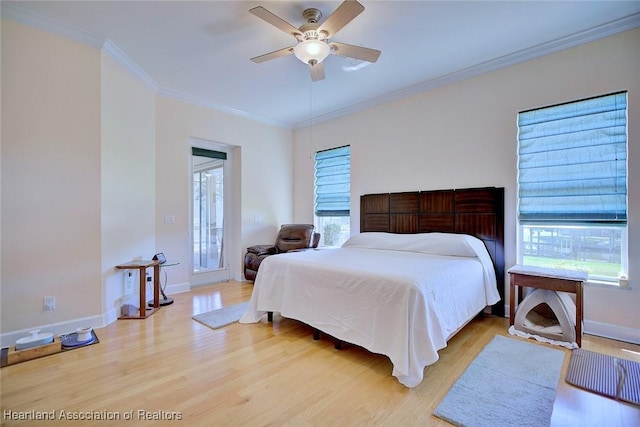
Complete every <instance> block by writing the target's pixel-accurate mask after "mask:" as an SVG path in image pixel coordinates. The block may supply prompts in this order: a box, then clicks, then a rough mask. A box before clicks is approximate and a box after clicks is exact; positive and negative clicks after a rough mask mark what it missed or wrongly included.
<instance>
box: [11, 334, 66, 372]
mask: <svg viewBox="0 0 640 427" xmlns="http://www.w3.org/2000/svg"><path fill="white" fill-rule="evenodd" d="M61 351H62V341H60V337H54V338H53V342H52V343H49V344H45V345H40V346H38V347H31V348H25V349H24V350H16V346H15V345H12V346H11V347H9V351H8V352H7V365H15V364H16V363H20V362H26V361H27V360H32V359H37V358H38V357H43V356H49V355H50V354H55V353H60V352H61Z"/></svg>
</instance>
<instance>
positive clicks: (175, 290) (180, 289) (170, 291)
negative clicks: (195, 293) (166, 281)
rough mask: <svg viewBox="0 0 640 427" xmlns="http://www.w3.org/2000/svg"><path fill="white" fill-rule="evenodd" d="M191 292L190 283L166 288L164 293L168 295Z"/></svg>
mask: <svg viewBox="0 0 640 427" xmlns="http://www.w3.org/2000/svg"><path fill="white" fill-rule="evenodd" d="M190 290H191V284H189V283H176V284H174V285H167V286H166V287H165V288H164V293H165V294H167V295H174V294H181V293H183V292H189V291H190Z"/></svg>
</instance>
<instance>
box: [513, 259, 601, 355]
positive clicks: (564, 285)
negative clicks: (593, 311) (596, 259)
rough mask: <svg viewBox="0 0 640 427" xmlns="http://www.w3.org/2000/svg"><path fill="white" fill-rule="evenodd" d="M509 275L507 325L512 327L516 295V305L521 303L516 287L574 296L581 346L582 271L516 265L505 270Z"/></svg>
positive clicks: (583, 275)
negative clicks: (567, 293)
mask: <svg viewBox="0 0 640 427" xmlns="http://www.w3.org/2000/svg"><path fill="white" fill-rule="evenodd" d="M507 273H508V274H509V285H510V286H509V294H510V295H509V324H510V325H513V323H514V318H515V313H516V294H518V304H519V303H521V302H522V292H518V287H521V288H523V287H526V288H536V289H548V290H551V291H560V292H571V293H574V294H576V342H577V344H578V346H582V318H583V313H582V310H583V302H582V284H583V283H584V282H585V281H586V280H587V278H588V273H586V272H584V271H574V270H560V269H555V268H542V267H534V266H530V265H519V264H516V265H514V266H513V267H511V268H510V269H509V270H507Z"/></svg>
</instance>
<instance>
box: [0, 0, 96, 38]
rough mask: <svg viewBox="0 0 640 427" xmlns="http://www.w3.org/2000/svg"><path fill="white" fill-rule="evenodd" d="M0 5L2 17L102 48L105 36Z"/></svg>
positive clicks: (12, 6) (4, 4)
mask: <svg viewBox="0 0 640 427" xmlns="http://www.w3.org/2000/svg"><path fill="white" fill-rule="evenodd" d="M0 6H1V7H2V9H1V14H2V18H6V19H9V20H11V21H14V22H18V23H20V24H24V25H28V26H30V27H34V28H37V29H39V30H42V31H46V32H48V33H54V34H58V35H60V36H62V37H65V38H68V39H71V40H74V41H77V42H81V43H84V44H88V45H89V46H93V47H95V48H97V49H102V46H103V45H104V42H105V41H106V40H107V37H106V36H102V35H99V34H92V33H88V32H87V31H85V30H82V29H80V28H77V27H74V26H72V25H69V24H63V23H61V22H60V21H56V20H54V19H50V18H47V17H44V16H42V15H38V14H36V13H33V12H30V11H28V10H24V9H22V8H20V7H18V6H16V5H15V4H10V3H6V2H2V4H1V5H0Z"/></svg>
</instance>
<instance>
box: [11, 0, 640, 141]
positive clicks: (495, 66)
mask: <svg viewBox="0 0 640 427" xmlns="http://www.w3.org/2000/svg"><path fill="white" fill-rule="evenodd" d="M0 6H1V7H2V9H1V15H2V18H7V19H10V20H12V21H15V22H19V23H22V24H25V25H29V26H32V27H35V28H38V29H40V30H43V31H47V32H51V33H54V34H58V35H61V36H63V37H66V38H69V39H71V40H75V41H78V42H81V43H85V44H88V45H90V46H93V47H95V48H97V49H101V50H102V51H104V52H105V53H106V54H108V55H109V56H110V57H111V58H113V59H114V61H116V62H117V63H118V64H120V65H121V66H123V67H124V68H125V69H126V70H128V71H129V72H130V73H132V74H133V75H134V76H135V77H137V78H138V79H140V80H141V81H142V82H144V83H145V84H146V85H147V86H149V87H150V88H152V89H153V90H154V91H155V92H156V93H157V94H158V95H162V96H165V97H168V98H173V99H176V100H179V101H183V102H187V103H190V104H194V105H198V106H201V107H204V108H209V109H213V110H217V111H222V112H225V113H228V114H233V115H236V116H240V117H245V118H248V119H251V120H255V121H259V122H262V123H265V124H268V125H272V126H277V127H284V128H288V129H301V128H305V127H308V126H309V125H310V123H314V124H317V123H321V122H325V121H328V120H333V119H336V118H339V117H343V116H346V115H349V114H353V113H356V112H359V111H362V110H366V109H369V108H372V107H376V106H378V105H382V104H386V103H389V102H393V101H396V100H398V99H402V98H407V97H410V96H413V95H417V94H419V93H423V92H427V91H429V90H432V89H436V88H439V87H442V86H446V85H448V84H452V83H456V82H460V81H462V80H466V79H470V78H473V77H477V76H479V75H482V74H486V73H489V72H492V71H496V70H499V69H502V68H506V67H509V66H511V65H515V64H518V63H521V62H525V61H528V60H531V59H535V58H539V57H542V56H545V55H549V54H551V53H555V52H558V51H561V50H564V49H568V48H571V47H574V46H578V45H581V44H584V43H588V42H591V41H594V40H598V39H601V38H604V37H607V36H611V35H614V34H617V33H621V32H624V31H627V30H631V29H634V28H637V27H640V13H636V14H633V15H629V16H626V17H624V18H621V19H618V20H615V21H611V22H608V23H606V24H603V25H600V26H597V27H594V28H590V29H588V30H585V31H582V32H579V33H575V34H572V35H569V36H566V37H562V38H559V39H556V40H552V41H550V42H546V43H542V44H539V45H536V46H533V47H531V48H528V49H523V50H521V51H519V52H515V53H513V54H509V55H505V56H502V57H499V58H495V59H492V60H489V61H486V62H483V63H480V64H477V65H473V66H471V67H467V68H465V69H462V70H459V71H455V72H453V73H449V74H446V75H444V76H440V77H436V78H433V79H430V80H426V81H424V82H421V83H419V84H416V85H413V86H409V87H406V88H403V89H400V90H397V91H395V92H392V93H388V94H385V95H381V96H378V97H375V98H371V99H368V100H365V101H363V102H359V103H356V104H352V105H350V106H348V107H345V108H340V109H337V110H334V111H331V112H328V113H324V114H319V115H316V116H313V117H312V118H311V121H310V120H309V119H305V120H302V121H299V122H296V123H283V122H280V121H275V120H270V119H265V118H264V117H259V116H256V115H254V114H250V113H247V112H244V111H239V110H236V109H233V108H229V107H226V106H222V105H218V104H215V103H213V102H211V101H210V100H208V99H205V98H202V97H199V96H195V95H191V94H187V93H184V92H180V91H177V90H173V89H169V88H162V87H160V86H159V84H158V83H157V82H156V81H155V80H154V79H153V78H152V77H151V76H150V75H149V74H148V73H147V72H146V71H145V70H144V69H143V68H142V67H140V66H139V65H138V64H136V63H135V62H134V61H133V60H132V59H131V58H130V57H129V56H127V55H126V54H125V53H124V51H123V50H122V49H120V48H119V47H118V46H117V45H116V44H115V43H113V42H112V41H111V40H109V39H108V38H107V37H106V36H102V35H99V34H92V33H89V32H87V31H84V30H82V29H79V28H76V27H73V26H71V25H68V24H64V23H61V22H59V21H55V20H52V19H49V18H46V17H43V16H41V15H37V14H34V13H32V12H29V11H26V10H24V9H21V8H19V7H17V6H15V5H14V4H8V3H6V2H2V3H1V4H0Z"/></svg>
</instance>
